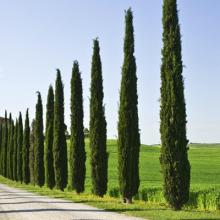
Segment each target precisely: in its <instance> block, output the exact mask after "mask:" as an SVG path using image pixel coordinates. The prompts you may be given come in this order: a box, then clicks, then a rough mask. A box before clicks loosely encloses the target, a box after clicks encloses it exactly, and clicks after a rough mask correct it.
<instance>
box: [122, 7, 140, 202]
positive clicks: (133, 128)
mask: <svg viewBox="0 0 220 220" xmlns="http://www.w3.org/2000/svg"><path fill="white" fill-rule="evenodd" d="M132 23H133V15H132V11H131V9H128V10H127V11H126V15H125V39H124V63H123V67H122V79H121V88H120V106H119V122H118V152H119V154H118V169H119V185H120V192H121V194H122V196H123V198H124V199H125V200H126V201H127V202H130V201H131V199H132V196H134V195H135V194H136V193H137V192H138V188H139V184H140V180H139V150H140V134H139V127H138V109H137V105H138V96H137V76H136V61H135V57H134V29H133V24H132Z"/></svg>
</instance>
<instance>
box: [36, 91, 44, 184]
mask: <svg viewBox="0 0 220 220" xmlns="http://www.w3.org/2000/svg"><path fill="white" fill-rule="evenodd" d="M37 94H38V97H37V104H36V112H35V127H34V138H35V141H34V143H35V146H34V178H35V184H37V185H38V186H43V185H44V181H45V174H44V134H43V106H42V100H41V94H40V92H38V93H37Z"/></svg>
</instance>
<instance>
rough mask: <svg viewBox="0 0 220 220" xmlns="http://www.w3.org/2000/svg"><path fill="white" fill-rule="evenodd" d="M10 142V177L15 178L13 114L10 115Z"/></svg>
mask: <svg viewBox="0 0 220 220" xmlns="http://www.w3.org/2000/svg"><path fill="white" fill-rule="evenodd" d="M8 143H9V144H8V178H10V179H12V180H13V154H14V122H13V120H12V117H11V114H10V116H9V138H8Z"/></svg>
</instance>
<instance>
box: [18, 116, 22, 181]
mask: <svg viewBox="0 0 220 220" xmlns="http://www.w3.org/2000/svg"><path fill="white" fill-rule="evenodd" d="M22 146H23V122H22V115H21V112H19V118H18V130H17V180H18V181H21V182H22V180H23V178H22V148H23V147H22Z"/></svg>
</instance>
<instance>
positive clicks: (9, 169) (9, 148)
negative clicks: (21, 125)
mask: <svg viewBox="0 0 220 220" xmlns="http://www.w3.org/2000/svg"><path fill="white" fill-rule="evenodd" d="M11 136H12V117H11V113H10V114H9V119H8V140H7V141H8V146H7V178H9V179H11V164H10V161H11V160H10V156H11V155H10V152H11V139H12V137H11Z"/></svg>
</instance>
